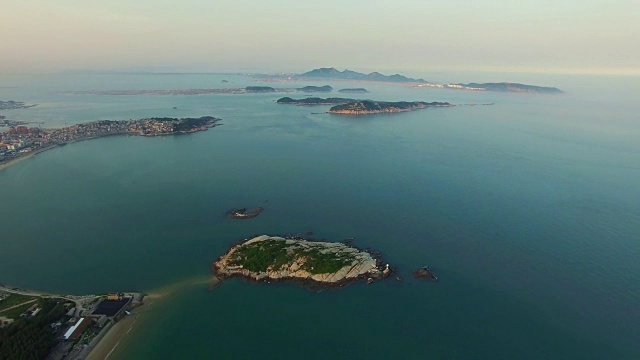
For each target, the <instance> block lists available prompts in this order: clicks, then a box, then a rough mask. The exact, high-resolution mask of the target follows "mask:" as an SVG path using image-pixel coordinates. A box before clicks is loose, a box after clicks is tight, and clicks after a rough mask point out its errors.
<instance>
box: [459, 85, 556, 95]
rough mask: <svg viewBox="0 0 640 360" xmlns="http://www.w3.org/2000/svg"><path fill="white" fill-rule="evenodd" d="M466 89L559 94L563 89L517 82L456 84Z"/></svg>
mask: <svg viewBox="0 0 640 360" xmlns="http://www.w3.org/2000/svg"><path fill="white" fill-rule="evenodd" d="M456 85H459V86H462V87H464V88H467V89H473V90H486V91H504V92H526V93H545V94H560V93H562V92H563V91H562V90H560V89H558V88H555V87H544V86H535V85H526V84H518V83H469V84H456Z"/></svg>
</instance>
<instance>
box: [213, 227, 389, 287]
mask: <svg viewBox="0 0 640 360" xmlns="http://www.w3.org/2000/svg"><path fill="white" fill-rule="evenodd" d="M379 263H380V261H379V260H377V259H375V258H374V257H373V256H372V254H371V253H369V252H367V251H364V250H359V249H357V248H354V247H351V246H348V245H345V244H343V243H334V242H323V241H310V240H302V239H285V238H282V237H271V236H268V235H262V236H258V237H255V238H253V239H250V240H247V241H246V242H243V243H241V244H239V245H236V246H234V247H232V248H231V249H230V250H229V251H228V252H227V253H226V254H224V255H223V256H221V257H220V258H219V259H218V261H216V262H215V263H214V264H213V271H214V273H215V274H216V276H218V277H220V278H227V277H233V276H241V277H245V278H249V279H253V280H257V281H266V280H305V281H312V282H315V283H320V284H326V285H337V284H343V283H346V282H352V281H356V280H358V279H364V278H367V279H371V281H373V280H372V279H381V278H384V277H386V276H387V275H389V274H390V272H391V271H390V270H389V266H388V265H386V266H384V267H382V266H379Z"/></svg>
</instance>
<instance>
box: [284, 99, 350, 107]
mask: <svg viewBox="0 0 640 360" xmlns="http://www.w3.org/2000/svg"><path fill="white" fill-rule="evenodd" d="M354 101H357V100H355V99H346V98H326V99H323V98H318V97H309V98H304V99H292V98H290V97H283V98H280V99H278V100H277V101H276V103H278V104H287V105H305V106H311V105H337V104H347V103H350V102H354Z"/></svg>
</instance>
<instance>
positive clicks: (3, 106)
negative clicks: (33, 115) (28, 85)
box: [0, 100, 38, 110]
mask: <svg viewBox="0 0 640 360" xmlns="http://www.w3.org/2000/svg"><path fill="white" fill-rule="evenodd" d="M34 106H38V104H33V105H27V104H25V103H24V102H22V101H12V100H9V101H2V100H0V110H16V109H28V108H30V107H34Z"/></svg>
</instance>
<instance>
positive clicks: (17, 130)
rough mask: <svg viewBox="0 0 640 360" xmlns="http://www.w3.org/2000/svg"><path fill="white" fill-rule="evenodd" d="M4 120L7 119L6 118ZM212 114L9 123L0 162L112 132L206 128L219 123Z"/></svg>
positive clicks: (148, 133) (0, 140)
mask: <svg viewBox="0 0 640 360" xmlns="http://www.w3.org/2000/svg"><path fill="white" fill-rule="evenodd" d="M5 121H6V120H5ZM219 121H220V119H217V118H215V117H213V116H203V117H200V118H182V119H177V118H147V119H140V120H100V121H93V122H87V123H82V124H75V125H71V126H67V127H63V128H58V129H42V128H40V127H28V126H27V125H26V124H23V125H17V126H9V127H8V129H7V130H5V131H2V132H0V165H3V164H7V163H9V162H11V161H14V160H17V159H20V158H22V157H26V156H30V155H35V154H38V153H40V152H43V151H46V150H49V149H52V148H54V147H57V146H63V145H66V144H68V143H71V142H76V141H80V140H87V139H93V138H98V137H104V136H111V135H135V136H162V135H176V134H185V133H192V132H197V131H205V130H207V129H209V128H211V127H215V126H218V125H221V124H219Z"/></svg>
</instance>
